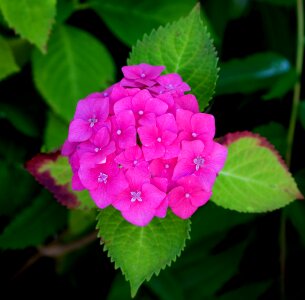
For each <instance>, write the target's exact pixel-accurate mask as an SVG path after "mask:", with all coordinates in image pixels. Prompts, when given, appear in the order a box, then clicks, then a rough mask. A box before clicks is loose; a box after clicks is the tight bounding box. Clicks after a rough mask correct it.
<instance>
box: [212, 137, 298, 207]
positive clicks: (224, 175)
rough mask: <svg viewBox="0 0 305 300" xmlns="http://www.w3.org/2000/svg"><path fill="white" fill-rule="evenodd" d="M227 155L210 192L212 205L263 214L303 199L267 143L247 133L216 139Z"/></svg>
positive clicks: (275, 153) (280, 160) (279, 157)
mask: <svg viewBox="0 0 305 300" xmlns="http://www.w3.org/2000/svg"><path fill="white" fill-rule="evenodd" d="M220 142H221V143H222V144H223V145H226V146H227V147H228V150H229V153H228V158H227V161H226V164H225V167H224V169H223V170H222V171H221V172H220V174H219V177H218V178H217V180H216V183H215V185H214V188H213V196H212V198H213V201H214V202H215V203H216V204H218V205H220V206H223V207H225V208H229V209H232V210H237V211H241V212H267V211H272V210H275V209H278V208H281V207H283V206H285V205H287V204H289V203H290V202H292V201H293V200H295V199H303V195H302V194H301V192H300V191H299V189H298V188H297V185H296V183H295V181H294V179H293V177H292V176H291V174H290V172H289V170H288V168H287V166H286V164H285V162H284V161H283V159H282V158H281V156H280V155H279V153H278V152H277V150H275V148H274V147H273V145H272V144H270V143H269V142H268V141H267V139H265V138H263V137H261V136H260V135H258V134H253V133H251V132H247V131H246V132H236V133H229V134H228V135H226V136H225V137H224V138H222V139H220Z"/></svg>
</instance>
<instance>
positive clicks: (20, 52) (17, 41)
mask: <svg viewBox="0 0 305 300" xmlns="http://www.w3.org/2000/svg"><path fill="white" fill-rule="evenodd" d="M7 42H8V44H9V46H10V48H11V50H12V52H13V55H14V58H15V60H16V63H17V64H18V66H19V67H20V68H22V67H23V66H24V65H25V64H26V63H27V62H28V61H29V60H30V58H31V55H32V48H33V46H32V45H31V44H30V43H29V42H28V41H27V40H25V39H21V38H14V39H9V40H8V41H7Z"/></svg>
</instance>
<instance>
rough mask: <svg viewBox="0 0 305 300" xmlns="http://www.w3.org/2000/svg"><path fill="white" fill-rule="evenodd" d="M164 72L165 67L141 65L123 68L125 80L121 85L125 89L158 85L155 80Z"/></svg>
mask: <svg viewBox="0 0 305 300" xmlns="http://www.w3.org/2000/svg"><path fill="white" fill-rule="evenodd" d="M163 70H164V66H151V65H148V64H139V65H136V66H128V67H127V66H126V67H123V68H122V72H123V74H124V78H123V79H122V80H121V85H122V86H124V87H145V86H147V87H149V86H152V85H154V84H155V83H156V81H155V79H156V78H158V76H159V75H160V74H161V72H162V71H163Z"/></svg>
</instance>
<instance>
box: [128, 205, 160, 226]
mask: <svg viewBox="0 0 305 300" xmlns="http://www.w3.org/2000/svg"><path fill="white" fill-rule="evenodd" d="M154 214H155V210H151V209H149V208H146V207H142V206H141V204H139V203H135V205H132V207H131V208H130V209H129V210H127V211H123V212H122V216H123V217H124V218H125V219H126V220H127V221H128V222H130V223H132V224H134V225H137V226H146V225H147V224H148V223H149V222H150V221H151V220H152V218H153V217H154Z"/></svg>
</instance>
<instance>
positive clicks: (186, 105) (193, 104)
mask: <svg viewBox="0 0 305 300" xmlns="http://www.w3.org/2000/svg"><path fill="white" fill-rule="evenodd" d="M175 101H176V104H177V106H178V108H181V109H183V110H189V111H191V112H193V113H199V105H198V101H197V99H196V97H195V96H194V95H192V94H189V95H183V96H181V97H179V98H176V99H175Z"/></svg>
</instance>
